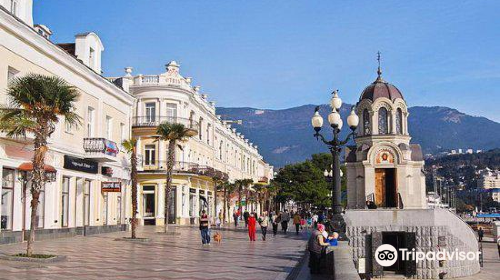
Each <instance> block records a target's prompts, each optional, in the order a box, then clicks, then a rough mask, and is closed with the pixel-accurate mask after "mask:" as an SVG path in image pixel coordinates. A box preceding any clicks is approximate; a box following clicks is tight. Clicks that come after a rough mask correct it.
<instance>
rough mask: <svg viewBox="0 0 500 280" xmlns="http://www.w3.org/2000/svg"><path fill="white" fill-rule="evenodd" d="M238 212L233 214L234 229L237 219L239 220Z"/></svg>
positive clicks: (236, 225)
mask: <svg viewBox="0 0 500 280" xmlns="http://www.w3.org/2000/svg"><path fill="white" fill-rule="evenodd" d="M239 216H240V215H238V211H236V210H235V211H234V212H233V219H234V227H238V219H239Z"/></svg>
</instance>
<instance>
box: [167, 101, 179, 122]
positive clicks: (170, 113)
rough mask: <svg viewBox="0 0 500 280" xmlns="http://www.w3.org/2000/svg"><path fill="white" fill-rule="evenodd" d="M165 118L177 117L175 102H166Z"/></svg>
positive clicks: (172, 118) (171, 119)
mask: <svg viewBox="0 0 500 280" xmlns="http://www.w3.org/2000/svg"><path fill="white" fill-rule="evenodd" d="M167 118H168V120H169V121H175V120H176V119H177V104H174V103H167Z"/></svg>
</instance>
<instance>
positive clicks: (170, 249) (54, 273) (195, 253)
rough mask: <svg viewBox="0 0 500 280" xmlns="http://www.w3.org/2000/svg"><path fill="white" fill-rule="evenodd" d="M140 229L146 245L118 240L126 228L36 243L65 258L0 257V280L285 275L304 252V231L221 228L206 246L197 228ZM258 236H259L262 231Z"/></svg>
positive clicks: (15, 247) (18, 247) (17, 247)
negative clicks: (251, 236) (250, 234)
mask: <svg viewBox="0 0 500 280" xmlns="http://www.w3.org/2000/svg"><path fill="white" fill-rule="evenodd" d="M156 230H160V228H158V229H156V228H155V227H144V228H141V231H140V234H139V237H149V238H151V241H150V242H148V243H132V242H126V241H115V240H114V239H115V238H117V237H122V236H128V235H129V233H128V232H121V233H110V234H102V235H96V236H90V237H82V236H79V237H72V238H63V239H55V240H46V241H40V242H37V243H36V244H35V245H36V247H35V251H36V252H37V253H48V254H57V255H65V256H67V260H66V261H63V262H58V263H48V264H35V263H25V262H14V261H5V260H0V279H50V280H57V279H72V280H76V279H286V277H287V276H288V274H289V273H290V272H291V271H292V269H293V268H294V267H295V266H296V265H297V263H298V262H299V261H300V259H301V258H302V256H303V255H304V250H305V245H306V242H305V238H306V234H305V233H304V234H301V235H299V236H296V235H295V234H294V233H293V234H292V233H289V234H288V235H286V236H285V235H283V234H279V235H277V236H276V237H272V234H271V235H268V240H267V241H260V240H258V241H256V242H252V243H251V242H249V241H248V238H247V234H246V233H245V232H243V231H241V230H238V231H235V230H225V231H222V235H223V241H222V244H215V243H213V242H212V245H210V246H202V245H201V241H200V236H199V230H197V228H193V227H176V231H177V232H180V233H181V235H179V236H174V235H165V234H158V233H156V232H155V231H156ZM257 234H260V232H259V231H258V232H257ZM259 237H260V236H259ZM24 248H25V244H11V245H2V246H0V252H1V253H11V254H12V253H18V252H22V251H23V250H24Z"/></svg>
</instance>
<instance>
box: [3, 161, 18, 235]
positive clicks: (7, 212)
mask: <svg viewBox="0 0 500 280" xmlns="http://www.w3.org/2000/svg"><path fill="white" fill-rule="evenodd" d="M14 173H15V172H14V170H12V169H6V168H4V169H3V175H2V199H1V207H2V215H1V220H0V224H1V227H0V229H2V230H12V217H13V215H12V213H13V205H14V204H13V203H14V178H15V177H14Z"/></svg>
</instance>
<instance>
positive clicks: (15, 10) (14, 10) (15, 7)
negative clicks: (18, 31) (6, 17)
mask: <svg viewBox="0 0 500 280" xmlns="http://www.w3.org/2000/svg"><path fill="white" fill-rule="evenodd" d="M10 13H11V14H13V15H15V16H16V17H17V16H19V15H18V14H17V13H18V3H17V0H10Z"/></svg>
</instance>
